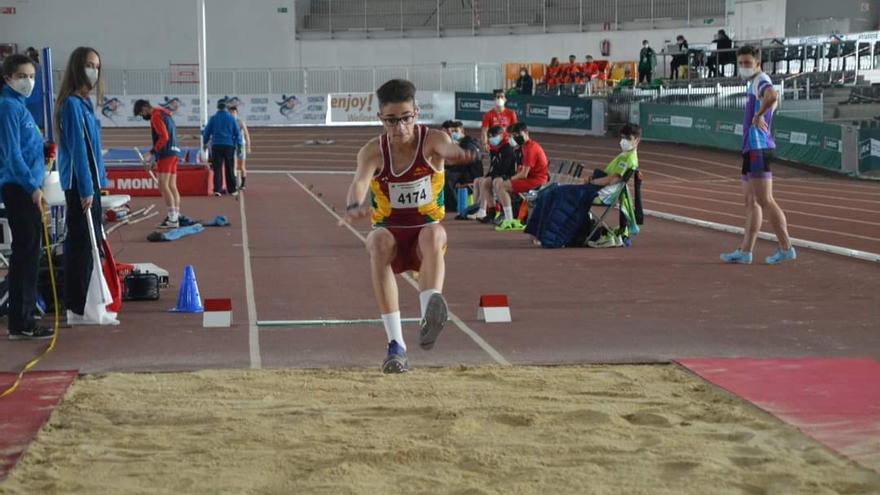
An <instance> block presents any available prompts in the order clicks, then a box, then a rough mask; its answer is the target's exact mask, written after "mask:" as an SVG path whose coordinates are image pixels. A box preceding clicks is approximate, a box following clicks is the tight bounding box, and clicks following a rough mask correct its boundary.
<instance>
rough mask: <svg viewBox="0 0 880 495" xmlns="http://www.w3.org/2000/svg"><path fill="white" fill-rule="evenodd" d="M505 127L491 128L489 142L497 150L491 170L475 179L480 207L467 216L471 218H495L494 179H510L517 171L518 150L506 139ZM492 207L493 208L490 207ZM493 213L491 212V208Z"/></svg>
mask: <svg viewBox="0 0 880 495" xmlns="http://www.w3.org/2000/svg"><path fill="white" fill-rule="evenodd" d="M505 134H506V132H505V128H504V127H501V126H494V127H491V128H489V131H488V135H489V144H490V145H491V146H492V147H494V148H495V149H496V150H497V151H496V152H494V153H492V158H491V162H490V163H489V171H488V172H487V173H486V175H485V176H484V177H477V178H476V179H474V186H473V187H474V203H475V204H477V205H478V207H479V209H478V210H477V211H476V212H475V213H472V214H470V215H468V216H467V218H468V219H470V220H478V221H481V222H483V223H489V222H491V221H492V219H493V218H494V216H495V215H494V210H495V201H494V196H493V194H492V181H493V180H495V179H498V178H500V179H509V178H510V177H512V176H513V175H514V174H515V173H516V165H517V160H516V155H517V154H516V152H515V150H514V147H513V146H511V145H510V142H509V141H505V140H504V137H505ZM490 207H491V208H490ZM490 209H491V210H492V214H489V210H490Z"/></svg>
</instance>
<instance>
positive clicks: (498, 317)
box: [477, 294, 512, 323]
mask: <svg viewBox="0 0 880 495" xmlns="http://www.w3.org/2000/svg"><path fill="white" fill-rule="evenodd" d="M477 319H479V320H482V321H485V322H486V323H508V322H510V321H512V320H511V318H510V304H509V303H508V302H507V296H505V295H501V294H490V295H483V296H480V309H479V310H478V311H477Z"/></svg>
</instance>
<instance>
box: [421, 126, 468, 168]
mask: <svg viewBox="0 0 880 495" xmlns="http://www.w3.org/2000/svg"><path fill="white" fill-rule="evenodd" d="M428 148H429V149H428V152H429V153H430V154H431V155H433V156H436V157H437V158H439V159H440V160H442V161H444V162H449V163H450V164H453V165H457V164H459V163H468V162H471V161H473V160H474V157H475V153H474V152H473V151H469V150H466V149H464V148H462V147H461V146H459V145H457V144H455V143H453V142H452V138H450V137H449V135H447V134H446V133H445V132H440V131H435V130H431V133H430V134H429V135H428Z"/></svg>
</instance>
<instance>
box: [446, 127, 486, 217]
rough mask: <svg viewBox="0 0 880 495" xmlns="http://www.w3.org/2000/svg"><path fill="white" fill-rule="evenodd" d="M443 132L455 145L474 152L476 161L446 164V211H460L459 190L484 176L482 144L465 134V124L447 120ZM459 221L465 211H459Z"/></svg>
mask: <svg viewBox="0 0 880 495" xmlns="http://www.w3.org/2000/svg"><path fill="white" fill-rule="evenodd" d="M443 132H445V133H446V134H448V135H449V137H450V138H452V141H453V142H454V143H457V144H458V145H459V146H461V148H462V149H465V150H468V151H471V152H473V154H474V159H473V161H471V162H469V163H451V162H446V191H445V197H447V198H449V200H448V201H446V211H458V205H457V203H456V201H455V198H456V197H457V196H458V189H459V188H462V187H465V188H466V187H468V186H470V185H471V184H472V183H473V182H474V179H477V178H478V177H481V176H482V175H483V154H482V150H481V149H480V142H479V141H477V140H476V139H474V138H472V137H470V136H468V135H467V134H465V133H464V124H462V123H461V122H459V121H454V120H447V121H446V122H444V123H443ZM455 218H456V219H457V220H464V219H465V218H466V217H465V216H464V211H458V216H457V217H455Z"/></svg>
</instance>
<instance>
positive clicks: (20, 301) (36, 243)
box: [2, 183, 42, 332]
mask: <svg viewBox="0 0 880 495" xmlns="http://www.w3.org/2000/svg"><path fill="white" fill-rule="evenodd" d="M2 195H3V203H4V204H5V205H6V215H7V219H8V221H9V230H11V231H12V254H11V256H10V257H9V275H8V278H7V280H8V281H9V331H10V332H25V331H27V330H31V329H33V328H34V327H35V326H36V322H35V321H34V307H35V306H36V296H37V276H38V270H39V262H40V244H41V242H40V240H41V237H40V234H41V233H42V221H41V220H40V209H39V208H38V207H37V205H36V204H34V200H33V199H32V198H31V195H30V194H28V193H27V191H25V190H24V188H22V187H21V186H19V185H18V184H12V183H7V184H5V185H4V186H3V190H2Z"/></svg>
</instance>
